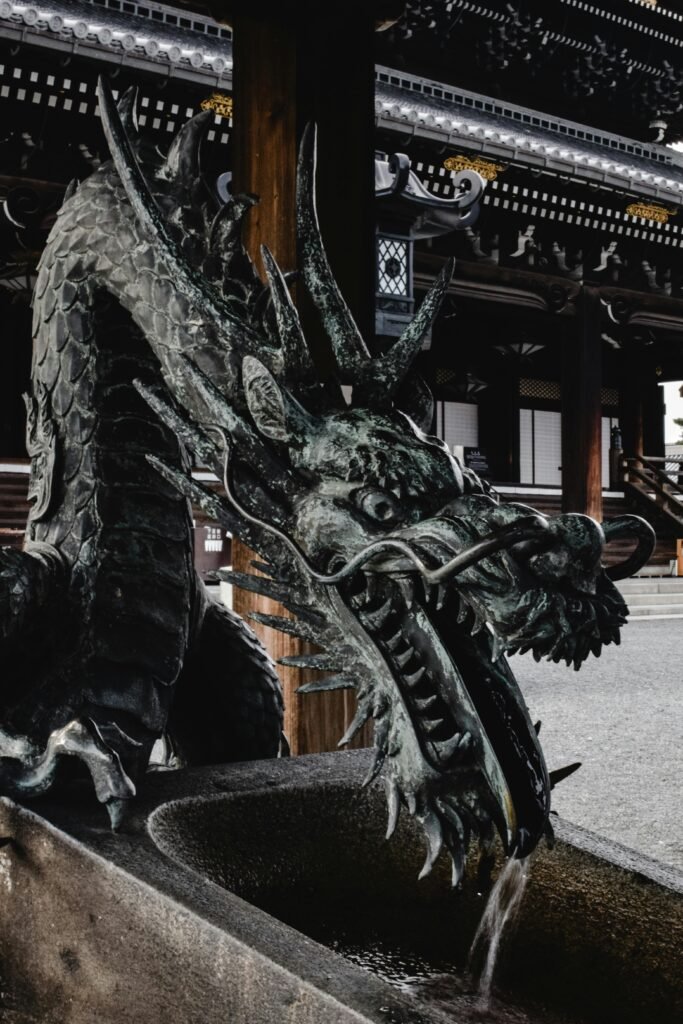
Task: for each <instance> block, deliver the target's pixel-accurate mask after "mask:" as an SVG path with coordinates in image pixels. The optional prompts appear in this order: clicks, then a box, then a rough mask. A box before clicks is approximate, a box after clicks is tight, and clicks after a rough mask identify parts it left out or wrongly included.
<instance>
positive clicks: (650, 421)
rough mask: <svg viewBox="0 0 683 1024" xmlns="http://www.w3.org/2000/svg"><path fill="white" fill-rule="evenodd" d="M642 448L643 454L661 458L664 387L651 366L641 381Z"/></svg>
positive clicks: (662, 453)
mask: <svg viewBox="0 0 683 1024" xmlns="http://www.w3.org/2000/svg"><path fill="white" fill-rule="evenodd" d="M642 386H643V448H644V452H643V454H644V455H653V456H655V457H656V458H663V456H664V453H665V446H664V433H665V431H664V389H663V388H662V387H661V385H660V384H659V382H658V378H657V377H656V376H655V373H654V371H653V370H652V368H651V369H650V374H649V378H648V379H647V380H646V381H644V382H643V385H642Z"/></svg>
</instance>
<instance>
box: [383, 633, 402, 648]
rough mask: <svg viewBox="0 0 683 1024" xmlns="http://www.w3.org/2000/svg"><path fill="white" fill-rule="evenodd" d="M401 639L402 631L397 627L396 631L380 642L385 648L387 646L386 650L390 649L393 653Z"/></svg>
mask: <svg viewBox="0 0 683 1024" xmlns="http://www.w3.org/2000/svg"><path fill="white" fill-rule="evenodd" d="M402 640H403V633H402V632H401V630H400V629H399V631H398V633H394V635H393V636H390V637H389V638H388V639H387V640H383V641H382V643H383V644H384V646H385V647H386V648H388V650H390V651H391V652H392V653H393V652H394V651H395V650H396V648H397V647H398V645H399V644H400V643H401V641H402Z"/></svg>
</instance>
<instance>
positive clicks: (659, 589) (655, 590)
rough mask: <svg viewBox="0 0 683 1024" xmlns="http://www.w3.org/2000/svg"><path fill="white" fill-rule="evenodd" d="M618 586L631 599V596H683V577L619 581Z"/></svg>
mask: <svg viewBox="0 0 683 1024" xmlns="http://www.w3.org/2000/svg"><path fill="white" fill-rule="evenodd" d="M617 586H618V588H619V590H620V591H621V592H622V594H625V595H628V596H629V597H630V595H631V594H683V576H669V577H666V576H664V577H660V578H658V579H646V580H645V579H630V580H619V582H618V583H617Z"/></svg>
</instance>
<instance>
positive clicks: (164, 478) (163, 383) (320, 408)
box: [0, 85, 652, 881]
mask: <svg viewBox="0 0 683 1024" xmlns="http://www.w3.org/2000/svg"><path fill="white" fill-rule="evenodd" d="M134 106H135V104H134V97H132V96H127V97H125V98H124V100H123V101H122V102H121V103H120V104H119V108H118V111H117V109H116V107H115V106H114V104H113V101H112V99H111V96H110V95H109V92H108V90H107V88H106V86H105V85H102V86H101V93H100V107H101V111H102V116H103V124H104V126H105V131H106V134H107V138H108V141H109V145H110V149H111V152H112V157H113V161H112V163H110V164H107V165H104V166H103V167H102V168H101V169H99V170H98V171H97V172H96V173H95V174H94V175H93V176H92V177H91V178H89V179H88V180H87V181H85V182H84V183H82V184H81V185H80V186H79V187H78V188H77V189H76V190H75V191H74V192H73V193H72V194H71V195H70V196H69V198H68V199H67V200H66V202H65V204H64V206H63V208H62V211H61V213H60V215H59V217H58V220H57V223H56V225H55V228H54V230H53V232H52V234H51V236H50V239H49V241H48V244H47V248H46V250H45V253H44V256H43V259H42V262H41V267H40V271H39V275H38V280H37V285H36V292H35V299H34V312H35V348H34V369H33V393H32V396H31V399H30V400H29V401H28V407H29V444H30V450H31V455H32V460H33V461H32V467H33V468H32V478H31V495H32V499H33V507H32V512H31V516H30V520H29V525H28V530H27V542H26V546H25V550H24V551H23V552H22V553H20V554H16V553H15V554H14V555H12V554H11V553H9V552H6V553H5V554H4V555H3V557H4V563H3V566H4V569H3V575H4V577H5V579H6V582H7V587H6V596H5V597H4V598H3V599H4V600H5V602H6V611H7V612H8V614H6V615H5V616H4V618H3V620H2V625H3V627H4V630H5V636H4V643H5V644H6V645H7V646H8V649H9V647H11V646H12V645H14V646H15V647H16V648H17V649H18V650H19V651H21V652H22V653H23V661H22V667H21V669H20V670H18V672H17V674H16V675H15V676H12V677H11V678H10V680H9V682H7V683H6V685H5V690H4V694H3V698H2V715H3V726H4V731H3V733H2V735H1V736H0V784H2V786H3V787H4V788H5V790H6V791H8V792H10V793H19V794H20V795H21V794H24V795H30V794H32V793H35V792H39V791H41V790H42V789H44V788H46V786H48V785H49V784H50V783H51V781H52V779H53V777H54V773H55V771H56V768H57V766H58V765H59V764H60V763H62V762H63V761H64V758H63V757H61V756H60V755H63V754H72V755H75V756H76V758H77V759H78V760H80V761H83V762H85V763H86V764H87V766H88V767H89V769H90V771H91V774H92V776H93V779H94V781H95V788H96V791H97V794H98V797H99V798H100V799H101V800H103V802H105V803H107V805H108V807H109V809H110V813H111V815H112V819H113V820H114V821H117V820H118V819H119V818H120V815H121V811H122V808H123V807H124V806H125V801H126V800H127V799H129V798H130V797H131V796H132V795H133V792H134V787H135V783H136V781H137V779H138V778H139V776H140V774H141V772H142V771H144V769H145V766H146V764H147V762H148V760H149V752H150V749H151V745H152V743H153V742H154V740H155V739H156V738H157V737H158V736H160V735H161V734H162V733H168V734H170V736H171V737H172V739H173V741H174V743H175V744H176V745H177V746H178V747H179V748H180V749H181V751H184V752H185V754H186V756H187V759H188V760H190V761H192V760H197V759H204V760H226V759H230V758H234V757H249V756H272V755H274V754H276V753H277V750H278V745H279V742H280V727H281V698H280V694H279V689H278V687H277V680H276V676H275V674H274V671H273V668H272V665H271V664H270V663H269V661H268V659H267V658H266V656H265V654H264V653H263V652H262V651H261V650H260V649H259V647H258V645H257V642H256V640H255V638H254V637H253V634H251V633H250V632H249V631H248V630H247V628H246V627H245V626H244V624H242V623H241V622H240V621H239V620H238V619H237V618H236V617H235V616H232V615H231V614H230V613H228V612H227V611H225V610H221V609H220V608H219V607H217V606H216V605H213V604H211V603H210V602H208V601H207V598H206V595H205V593H204V591H203V587H202V585H201V584H200V583H199V582H198V581H197V579H196V577H195V575H194V572H193V568H192V562H191V554H190V552H191V534H190V519H189V506H188V499H192V500H194V501H195V502H198V503H200V504H201V505H203V506H204V507H205V508H206V509H207V511H209V513H210V514H211V515H212V516H213V517H215V518H216V519H217V520H219V521H220V522H221V523H223V524H224V525H225V526H226V528H228V529H230V530H232V531H233V532H234V533H235V534H236V535H237V536H240V537H241V538H242V539H243V540H244V541H245V542H246V543H248V544H249V546H251V547H252V548H254V549H255V550H256V551H258V552H259V554H260V556H261V558H262V562H261V563H259V566H258V568H259V569H260V570H261V573H260V574H259V575H256V574H254V575H252V574H246V573H245V574H239V573H228V572H224V573H223V576H224V578H226V579H230V580H231V581H232V582H233V583H235V584H236V585H238V586H242V587H245V588H247V589H250V590H252V591H255V592H257V593H261V594H264V595H267V596H269V597H272V598H274V599H276V600H278V601H281V602H282V603H283V604H284V605H285V606H286V607H287V608H288V609H289V610H290V611H291V612H292V613H293V618H279V617H275V616H266V615H256V616H255V618H257V619H258V620H260V621H261V622H264V623H266V624H268V625H271V626H274V627H275V628H278V629H282V630H284V631H286V632H290V633H293V634H295V635H297V636H299V637H302V638H303V639H304V640H306V641H308V642H309V643H311V644H313V645H316V648H317V651H316V653H312V654H305V655H301V656H297V657H290V658H288V659H284V661H285V662H286V663H287V664H291V665H296V666H300V667H304V668H313V669H318V670H320V671H321V672H322V673H325V674H324V676H323V677H322V678H320V679H319V680H318V681H317V682H315V683H310V684H307V686H304V687H303V688H302V689H303V691H311V690H322V691H324V690H333V689H338V688H349V689H353V690H354V691H355V694H356V699H357V714H356V717H355V719H354V721H353V723H352V725H351V727H350V729H349V731H348V732H347V735H346V736H345V737H343V738H342V741H341V742H342V743H344V742H347V741H348V740H349V739H350V738H351V737H352V736H353V735H354V733H355V732H356V731H357V730H358V729H359V728H360V727H361V726H362V725H363V723H364V722H365V721H367V720H368V719H370V718H371V719H373V720H374V726H375V746H376V758H375V763H374V766H373V769H372V771H371V773H370V776H369V778H372V777H374V776H375V775H377V774H378V773H379V772H380V771H383V772H384V775H385V779H386V785H387V795H388V808H389V826H388V832H389V833H391V832H392V831H393V828H394V826H395V823H396V820H397V817H398V814H399V810H400V808H401V806H405V807H406V808H407V809H408V811H409V813H411V814H414V815H416V816H417V817H418V819H419V820H420V821H421V823H422V826H423V828H424V831H425V834H426V837H427V845H428V853H427V859H426V862H425V867H424V871H425V872H426V871H428V870H429V869H430V868H431V866H432V864H433V863H434V861H435V859H436V857H437V856H438V855H439V853H440V851H441V849H442V848H443V847H444V846H445V847H446V848H447V850H448V852H449V854H450V856H451V859H452V862H453V874H454V880H455V881H457V880H458V879H459V877H460V875H461V872H462V868H463V862H464V857H465V853H466V850H467V846H468V843H469V841H470V838H471V837H472V836H473V835H474V836H477V837H479V839H480V840H481V841H482V842H483V843H484V845H490V844H491V843H493V841H494V835H495V832H496V831H497V832H498V833H499V835H500V836H501V838H502V841H503V844H504V846H505V848H506V850H507V851H508V852H509V853H511V852H513V851H514V852H515V853H516V854H517V855H520V856H521V855H524V854H526V853H528V852H529V851H530V850H531V849H533V847H534V846H535V844H536V843H537V842H538V839H539V837H540V836H541V835H542V834H543V833H544V832H547V831H548V813H549V809H550V799H549V797H550V789H551V785H552V780H551V778H550V776H549V774H548V772H547V770H546V766H545V763H544V760H543V754H542V752H541V748H540V746H539V742H538V738H537V733H536V730H535V729H534V727H533V725H532V723H531V722H530V720H529V716H528V714H527V711H526V708H525V705H524V702H523V700H522V697H521V694H520V692H519V689H518V687H517V684H516V682H515V679H514V676H513V674H512V672H511V670H510V667H509V665H508V663H507V661H506V658H505V654H506V652H509V651H514V650H529V649H531V650H533V652H534V654H535V656H537V657H541V656H546V657H549V658H553V659H555V660H560V659H565V660H566V661H567V663H568V664H570V663H573V664H574V665H575V666H576V667H579V665H580V664H581V663H582V662H583V660H584V659H585V658H586V657H587V656H588V655H589V654H590V653H591V652H592V653H593V654H595V655H598V654H599V653H600V650H601V648H602V646H603V645H604V644H607V643H611V642H618V639H619V629H620V627H621V625H622V624H623V622H624V621H625V616H626V608H625V605H624V603H623V601H622V599H621V597H620V596H619V593H618V591H617V590H616V588H615V586H614V584H613V582H612V580H611V579H610V574H609V573H607V572H606V571H605V570H604V569H603V568H602V565H601V558H602V553H603V549H604V546H605V544H606V543H607V541H608V540H609V539H610V538H611V537H612V536H634V537H635V538H636V539H637V543H638V546H637V550H636V553H635V554H634V555H633V557H632V558H631V559H630V560H629V562H628V565H627V566H624V567H623V568H622V570H617V571H616V572H612V574H611V575H613V576H614V575H619V574H620V572H624V573H628V572H631V571H633V568H634V567H635V566H636V565H637V564H639V563H640V562H642V561H644V560H645V559H646V558H647V557H648V554H649V549H650V547H651V543H652V533H651V530H650V528H649V527H648V526H647V524H645V523H643V522H642V521H641V520H638V519H636V518H634V517H622V518H621V519H619V520H615V521H613V522H612V523H608V524H603V525H602V526H601V525H599V524H597V523H596V522H594V521H593V520H590V519H588V518H587V517H585V516H579V515H566V516H560V517H557V518H555V519H548V518H547V517H545V516H541V515H539V514H537V513H535V512H534V511H533V510H532V509H530V508H527V507H525V506H522V505H511V504H507V505H505V504H501V503H500V502H499V501H498V499H497V497H496V496H495V494H494V493H492V492H491V491H490V489H489V488H488V487H487V486H486V485H484V484H483V483H482V482H481V481H480V480H479V479H478V478H477V477H476V475H474V474H473V473H471V472H470V471H467V470H464V469H463V468H462V467H461V466H460V464H459V463H458V462H457V460H456V459H454V458H453V456H452V455H451V454H450V452H449V451H448V449H447V447H446V446H445V445H444V444H443V443H442V442H441V441H440V440H439V439H438V438H435V437H432V436H430V435H429V434H428V432H427V431H428V428H429V423H430V422H431V418H432V408H431V399H430V395H429V392H428V389H427V388H426V385H425V384H424V383H423V382H421V381H420V380H419V378H417V376H416V375H414V374H413V373H410V372H409V371H410V367H411V364H412V361H413V359H414V357H415V355H416V354H417V352H418V351H419V349H420V347H421V343H422V338H423V336H424V332H425V331H426V330H427V329H428V328H429V326H430V324H431V322H432V321H433V319H434V317H435V315H436V313H437V311H438V308H439V303H440V301H441V298H442V296H443V294H444V292H445V289H446V287H447V284H448V278H449V273H450V271H449V268H446V270H445V271H444V273H443V274H442V275H441V276H440V277H439V279H438V280H437V282H436V283H435V285H434V287H433V288H432V290H431V292H430V293H429V294H428V295H427V297H426V298H425V300H424V301H423V303H422V306H421V307H420V310H419V311H418V314H417V315H416V317H415V319H414V321H413V322H412V323H411V324H410V326H409V327H408V328H407V329H406V331H405V332H404V334H403V336H402V337H401V338H399V339H398V341H397V342H396V343H395V344H394V346H393V347H392V349H391V350H390V351H389V352H388V353H386V354H384V355H382V356H373V355H372V354H371V352H370V351H369V350H368V348H367V346H366V344H365V342H364V340H363V339H362V337H361V336H360V334H359V332H358V329H357V327H356V325H355V324H354V322H353V319H352V317H351V315H350V313H349V311H348V308H347V307H346V305H345V303H344V300H343V298H342V296H341V295H340V294H339V291H338V289H337V287H336V284H335V282H334V280H333V278H332V275H331V273H330V269H329V266H328V264H327V259H326V257H325V252H324V249H323V246H322V241H321V239H320V234H319V230H318V225H317V217H316V213H315V199H314V174H315V142H314V136H313V133H312V131H310V130H309V131H308V132H307V134H306V137H305V139H304V141H303V143H302V151H301V156H300V166H299V185H298V212H297V217H298V231H299V237H300V242H301V260H300V273H301V276H302V278H303V281H304V283H305V285H306V287H307V289H308V291H309V292H310V294H311V296H312V298H313V300H314V302H315V303H316V305H317V307H318V309H319V310H320V313H321V316H322V320H323V323H324V325H325V328H326V332H327V334H328V337H329V340H330V347H331V350H332V353H333V356H334V360H335V364H336V367H337V375H336V379H335V380H331V381H330V380H325V381H322V380H321V379H320V377H319V375H318V373H317V371H316V367H315V364H314V361H313V359H312V358H311V355H310V353H309V350H308V347H307V345H306V340H305V337H304V334H303V331H302V327H301V324H300V322H299V318H298V315H297V311H296V309H295V307H294V305H293V303H292V300H291V298H290V295H289V292H288V288H287V284H286V282H285V278H284V276H283V274H282V273H281V271H280V269H279V268H278V266H277V265H276V263H275V261H274V260H273V258H272V256H271V255H270V253H269V252H268V251H267V250H265V249H264V251H263V259H264V265H265V268H266V274H267V283H266V284H265V285H264V284H263V283H262V282H261V280H260V278H259V277H258V275H257V274H256V272H255V270H254V268H253V266H252V264H251V261H250V260H249V258H248V256H247V254H246V252H245V250H244V248H243V246H242V242H241V235H240V222H241V220H242V217H243V215H244V214H245V212H246V211H247V210H248V208H249V206H250V205H251V203H252V201H253V199H252V198H251V197H246V196H236V197H232V198H231V199H230V200H229V201H228V203H221V202H220V201H219V200H218V198H217V196H216V195H215V194H214V193H213V191H212V190H211V189H210V188H209V187H207V184H206V182H205V181H204V180H203V178H202V175H201V171H200V164H199V158H198V155H197V154H198V148H199V143H200V140H201V134H202V131H203V128H204V124H205V118H204V116H203V115H200V116H199V117H198V118H195V119H194V120H193V121H191V122H189V123H188V125H187V126H186V127H185V128H184V129H183V131H182V132H181V134H180V135H179V136H178V137H177V138H176V140H175V141H174V143H173V144H172V146H171V149H170V151H169V153H168V155H167V157H166V158H165V159H163V160H162V159H161V158H160V157H159V155H158V153H156V152H151V151H149V150H148V148H147V147H146V145H145V143H144V141H143V140H140V139H139V138H138V137H137V134H136V129H135V110H134ZM340 384H346V385H351V387H352V400H351V403H350V404H347V402H346V401H345V399H344V397H343V396H342V391H341V388H340V386H339V385H340ZM188 451H191V452H193V453H194V454H195V455H196V456H197V457H198V458H199V459H200V460H201V462H202V463H204V464H207V465H210V466H213V467H214V468H215V470H216V471H217V472H218V473H219V474H220V475H221V476H223V478H224V483H225V496H224V497H223V496H219V495H218V494H216V493H214V492H212V491H210V490H206V489H205V488H203V487H202V485H201V484H199V483H197V482H196V481H194V480H193V479H192V477H191V475H190V474H189V472H188V461H187V454H186V453H187V452H188ZM10 613H11V614H10ZM217 666H220V673H218V675H219V678H218V680H217V681H216V675H217V671H216V669H217ZM209 679H210V680H212V681H211V682H207V680H209Z"/></svg>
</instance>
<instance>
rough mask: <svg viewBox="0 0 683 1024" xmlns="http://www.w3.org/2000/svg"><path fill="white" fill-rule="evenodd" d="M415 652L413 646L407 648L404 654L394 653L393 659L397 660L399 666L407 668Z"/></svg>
mask: <svg viewBox="0 0 683 1024" xmlns="http://www.w3.org/2000/svg"><path fill="white" fill-rule="evenodd" d="M414 654H415V650H414V648H412V647H408V648H406V650H405V651H404V652H403V653H402V654H396V653H395V654H394V655H393V660H394V661H395V662H396V664H397V665H398V667H399V668H405V666H406V665H407V664H408V662H409V661H410V659H411V658H412V656H413V655H414Z"/></svg>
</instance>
